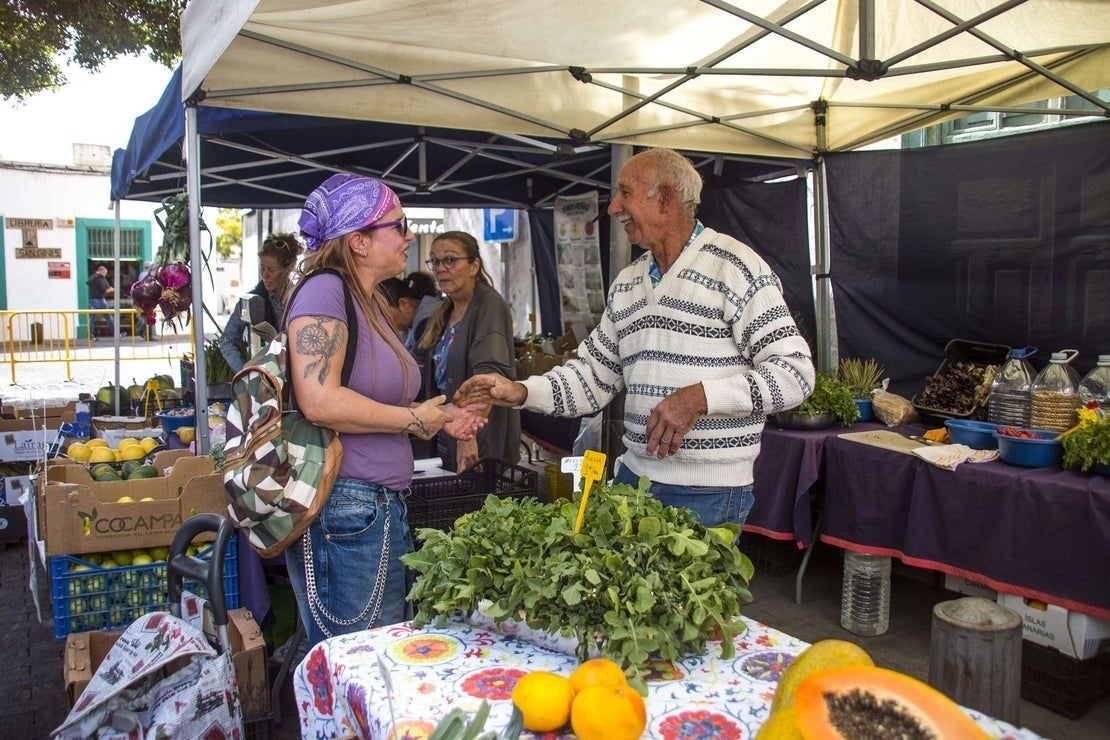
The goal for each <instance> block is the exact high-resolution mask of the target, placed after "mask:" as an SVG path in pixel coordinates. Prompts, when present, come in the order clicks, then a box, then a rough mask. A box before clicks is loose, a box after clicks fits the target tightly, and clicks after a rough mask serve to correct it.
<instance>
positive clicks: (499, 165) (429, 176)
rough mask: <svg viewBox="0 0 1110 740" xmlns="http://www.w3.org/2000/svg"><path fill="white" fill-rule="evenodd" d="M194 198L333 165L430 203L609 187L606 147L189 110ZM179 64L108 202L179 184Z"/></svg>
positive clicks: (274, 202) (119, 153)
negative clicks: (195, 144) (197, 171)
mask: <svg viewBox="0 0 1110 740" xmlns="http://www.w3.org/2000/svg"><path fill="white" fill-rule="evenodd" d="M197 119H198V123H197V128H198V133H199V136H200V164H201V185H200V188H201V195H202V202H203V204H204V205H207V206H217V207H228V208H300V207H301V206H302V205H303V204H304V200H305V197H306V196H307V195H308V194H309V193H310V192H311V191H312V189H313V188H315V187H316V186H317V185H319V184H320V182H321V181H323V180H324V179H325V178H326V177H327V176H328V175H330V174H331V173H333V172H336V171H348V172H360V173H363V174H367V175H372V176H374V177H379V178H381V179H383V180H385V181H386V182H388V183H389V184H390V186H392V187H393V188H394V189H395V190H396V191H397V192H398V194H399V195H400V196H401V197H402V198H403V199H404V201H405V203H406V205H412V206H429V207H437V208H489V207H496V208H519V209H527V208H534V207H546V208H550V207H551V206H552V205H553V203H554V199H555V197H556V196H558V195H560V194H571V193H578V192H584V191H587V190H597V191H601V192H603V193H604V192H607V191H608V189H609V186H610V174H609V173H610V165H611V161H612V158H611V155H610V153H609V147H608V146H607V145H604V144H600V145H587V146H574V145H572V144H569V143H567V142H565V141H555V140H550V139H540V138H536V137H529V136H520V135H514V134H496V133H494V134H487V133H481V132H475V131H463V130H453V129H438V128H432V127H425V126H414V125H409V124H391V123H378V122H369V121H350V120H343V119H338V118H323V117H319V116H302V115H295V114H294V115H290V114H277V113H265V112H258V111H247V110H237V109H229V108H213V107H210V106H207V105H201V106H199V107H198V108H197ZM184 138H185V110H184V106H183V104H182V102H181V70H180V68H179V69H178V70H177V71H176V72H175V73H174V75H173V77H172V78H171V80H170V83H169V85H167V87H166V89H165V91H164V92H163V94H162V97H161V98H160V100H159V101H158V103H157V104H156V105H155V106H154V107H153V108H151V109H150V110H149V111H148V112H146V113H144V114H143V115H142V116H140V117H139V118H137V119H136V121H135V126H134V128H133V129H132V132H131V137H130V139H129V141H128V143H127V148H126V149H118V150H116V152H115V154H114V156H113V159H112V199H113V200H161V199H163V198H165V197H167V196H169V195H174V194H176V193H179V192H181V191H182V190H183V189H184V188H185V183H186V172H185V165H184V158H183V147H184ZM695 159H696V160H697V161H698V163H699V165H702V166H704V167H705V169H706V170H708V171H710V172H715V173H716V174H717V175H718V176H726V175H727V177H728V178H729V179H730V180H733V181H739V180H750V179H768V178H774V177H781V176H783V175H788V174H792V173H795V172H797V171H799V169H802V168H804V166H805V163H804V162H802V161H797V160H795V161H779V160H771V159H764V158H751V157H740V156H736V155H732V156H724V155H721V156H716V157H714V158H713V161H712V162H710V163H708V164H706V159H707V157H705V156H702V157H697V156H696V155H695Z"/></svg>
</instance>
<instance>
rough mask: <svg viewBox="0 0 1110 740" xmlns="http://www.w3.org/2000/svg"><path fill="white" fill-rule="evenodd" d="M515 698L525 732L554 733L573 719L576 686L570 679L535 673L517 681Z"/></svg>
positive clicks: (514, 689) (513, 697) (548, 672)
mask: <svg viewBox="0 0 1110 740" xmlns="http://www.w3.org/2000/svg"><path fill="white" fill-rule="evenodd" d="M512 699H513V704H515V705H516V707H517V709H519V710H520V713H521V715H522V716H523V718H524V727H525V729H528V730H532V731H533V732H552V731H554V730H557V729H559V728H560V727H562V726H563V725H565V724H566V723H567V722H568V721H569V720H570V713H571V704H572V702H573V701H574V686H573V685H572V684H571V682H570V679H569V678H567V677H566V676H560V675H559V674H557V673H551V672H550V671H532V672H531V673H528V674H525V675H524V676H522V677H521V678H520V680H518V681H517V682H516V685H515V686H514V687H513V693H512Z"/></svg>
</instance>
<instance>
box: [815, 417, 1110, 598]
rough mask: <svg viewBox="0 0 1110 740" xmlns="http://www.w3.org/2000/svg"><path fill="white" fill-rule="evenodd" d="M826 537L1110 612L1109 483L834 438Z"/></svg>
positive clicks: (828, 465) (828, 448)
mask: <svg viewBox="0 0 1110 740" xmlns="http://www.w3.org/2000/svg"><path fill="white" fill-rule="evenodd" d="M823 455H824V475H823V477H822V482H823V486H824V498H823V504H822V512H823V513H822V521H823V524H822V528H823V532H822V534H821V540H822V541H823V542H828V543H830V544H833V545H836V546H838V547H842V548H846V549H849V550H855V551H859V552H870V553H875V554H885V555H890V556H894V557H899V558H901V559H902V560H903V561H904V562H906V563H908V564H910V565H914V566H918V567H924V568H931V569H935V570H940V571H943V572H946V573H952V574H955V575H960V576H963V577H965V578H970V579H972V580H976V581H979V582H982V583H985V584H987V585H989V586H991V587H992V588H994V589H996V590H998V591H1004V592H1007V593H1016V594H1020V595H1022V596H1025V597H1027V598H1035V599H1040V600H1042V601H1046V602H1048V603H1051V604H1057V605H1059V606H1062V607H1065V608H1068V609H1073V610H1076V611H1080V612H1084V613H1087V614H1091V615H1094V616H1097V617H1101V618H1110V479H1108V478H1106V477H1104V476H1099V475H1093V474H1087V473H1074V472H1069V471H1064V470H1060V469H1059V468H1020V467H1015V466H1011V465H1007V464H1005V463H1003V462H988V463H978V464H972V463H964V464H962V465H960V466H959V467H958V468H957V469H956V470H954V471H951V470H944V469H942V468H938V467H936V466H934V465H931V464H929V463H927V462H925V461H924V460H921V459H920V458H917V457H915V456H913V455H909V454H903V453H898V452H893V451H889V450H885V449H881V448H878V447H872V446H868V445H863V444H859V443H856V442H852V441H849V440H844V439H839V438H837V437H830V438H829V439H827V440H826V442H825V444H824V446H823Z"/></svg>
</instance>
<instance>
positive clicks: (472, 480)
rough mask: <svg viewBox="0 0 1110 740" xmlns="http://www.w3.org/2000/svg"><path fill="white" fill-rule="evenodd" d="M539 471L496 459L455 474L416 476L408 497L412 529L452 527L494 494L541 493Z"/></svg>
mask: <svg viewBox="0 0 1110 740" xmlns="http://www.w3.org/2000/svg"><path fill="white" fill-rule="evenodd" d="M536 481H537V476H536V471H534V470H529V469H528V468H523V467H521V466H519V465H510V464H508V463H504V462H501V461H500V460H497V459H494V458H485V459H483V460H480V461H479V462H478V463H477V464H476V465H475V466H473V467H471V468H467V469H466V470H463V471H461V472H460V473H458V474H456V475H452V476H444V477H439V478H428V479H414V480H413V482H412V494H411V495H410V496H409V499H408V510H409V528H410V529H411V530H412V531H413V537H414V539H415V533H416V530H417V529H420V528H422V527H432V528H434V529H449V528H450V527H451V525H452V524H454V523H455V520H456V519H458V518H459V517H460V516H462V515H463V514H467V513H470V512H472V511H477V510H478V509H480V508H482V504H483V503H484V502H485V500H486V496H487V495H489V494H491V493H493V494H496V495H498V496H503V497H510V498H526V497H529V496H531V497H533V498H535V497H536V496H537V493H536Z"/></svg>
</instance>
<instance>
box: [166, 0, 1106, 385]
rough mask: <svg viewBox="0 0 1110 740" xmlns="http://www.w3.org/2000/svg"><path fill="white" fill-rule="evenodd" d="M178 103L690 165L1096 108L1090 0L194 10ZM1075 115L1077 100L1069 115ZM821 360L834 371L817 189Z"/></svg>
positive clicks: (265, 4) (1101, 23)
mask: <svg viewBox="0 0 1110 740" xmlns="http://www.w3.org/2000/svg"><path fill="white" fill-rule="evenodd" d="M181 33H182V46H183V50H184V61H183V78H182V94H183V96H184V97H185V98H186V99H190V98H192V99H194V100H203V103H204V105H206V106H214V107H228V108H246V109H255V110H268V111H279V112H285V113H295V114H312V115H325V116H332V117H340V118H348V119H355V120H375V121H383V122H393V123H409V124H419V125H429V126H444V127H450V128H455V129H467V130H476V131H496V132H504V133H515V134H520V135H526V136H541V137H552V138H555V139H557V140H562V141H564V142H566V143H568V144H571V145H576V146H580V145H587V144H596V143H601V142H609V143H621V144H632V145H645V146H665V147H670V148H675V149H680V150H686V151H703V152H721V153H739V154H744V155H754V156H781V157H806V158H809V157H813V158H815V159H816V160H817V161H818V163H819V164H820V162H821V157H822V156H823V155H824V154H826V153H830V152H844V151H850V150H853V149H857V148H859V147H862V146H865V145H867V144H870V143H873V142H876V141H880V140H882V139H885V138H888V137H890V136H893V135H896V134H899V133H902V132H905V131H910V130H915V129H919V128H922V127H925V126H929V125H932V124H936V123H940V122H942V121H946V120H950V119H953V118H957V117H961V116H965V115H967V114H969V113H974V112H979V111H1002V112H1015V113H1016V112H1025V113H1027V112H1028V109H1027V108H1023V107H1021V106H1023V105H1027V104H1031V103H1033V102H1034V101H1039V100H1045V99H1048V98H1060V97H1064V98H1068V99H1069V103H1068V105H1067V106H1066V107H1065V108H1064V109H1061V110H1048V109H1044V108H1041V109H1038V110H1039V111H1041V112H1046V113H1050V114H1059V115H1100V116H1105V115H1106V114H1107V113H1108V111H1110V105H1108V104H1107V103H1106V102H1105V101H1103V100H1101V99H1100V98H1099V97H1098V95H1096V94H1095V92H1094V91H1096V90H1099V89H1101V88H1106V87H1110V3H1106V2H1093V1H1092V0H994V1H990V0H917V1H916V2H910V1H909V0H898V1H894V0H784V1H783V2H780V3H778V4H776V5H774V6H771V5H770V4H769V3H767V2H765V1H764V0H746V1H744V2H732V3H729V2H724V0H672V2H669V3H666V4H657V5H653V6H651V7H646V6H645V5H644V4H643V3H642V2H636V1H634V0H613V1H612V2H604V3H599V2H597V1H596V0H535V1H534V2H528V3H516V4H507V3H504V2H502V1H501V0H459V1H458V2H451V3H438V2H437V3H432V2H426V1H419V2H416V1H410V2H404V1H402V2H397V1H396V0H390V1H389V2H385V1H384V0H350V1H349V2H342V3H314V4H305V3H303V2H300V0H296V1H294V0H193V1H192V2H190V3H189V5H188V6H187V7H186V10H185V12H184V14H183V15H182V24H181ZM1071 101H1074V104H1073V103H1072V102H1071ZM815 199H816V202H817V209H818V215H817V218H816V219H815V225H816V233H815V240H816V244H817V259H816V263H817V264H816V275H817V298H818V301H817V304H818V311H819V316H818V323H819V325H818V336H817V344H818V359H819V364H820V365H821V366H822V367H827V366H829V364H830V363H831V360H832V357H833V354H832V352H831V351H830V347H831V344H832V340H831V337H832V335H833V318H832V298H831V288H830V286H829V283H828V274H829V239H828V228H827V219H828V210H827V203H828V193H827V191H826V190H825V182H824V177H823V172H822V171H820V170H819V173H818V177H817V179H816V187H815Z"/></svg>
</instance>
